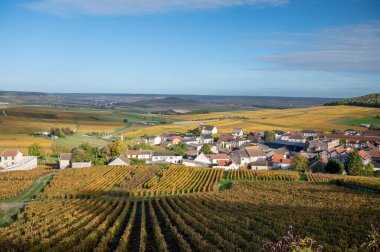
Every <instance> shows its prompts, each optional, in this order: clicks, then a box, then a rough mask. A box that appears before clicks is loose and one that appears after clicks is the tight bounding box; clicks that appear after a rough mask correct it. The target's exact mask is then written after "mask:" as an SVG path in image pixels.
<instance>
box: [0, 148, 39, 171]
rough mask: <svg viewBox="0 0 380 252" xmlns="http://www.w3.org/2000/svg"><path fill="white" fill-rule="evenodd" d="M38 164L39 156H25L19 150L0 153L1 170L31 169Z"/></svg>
mask: <svg viewBox="0 0 380 252" xmlns="http://www.w3.org/2000/svg"><path fill="white" fill-rule="evenodd" d="M37 165H38V163H37V157H35V156H24V155H23V154H22V152H21V151H19V150H6V151H3V152H2V153H1V155H0V168H2V169H0V172H6V171H21V170H31V169H34V168H36V167H37Z"/></svg>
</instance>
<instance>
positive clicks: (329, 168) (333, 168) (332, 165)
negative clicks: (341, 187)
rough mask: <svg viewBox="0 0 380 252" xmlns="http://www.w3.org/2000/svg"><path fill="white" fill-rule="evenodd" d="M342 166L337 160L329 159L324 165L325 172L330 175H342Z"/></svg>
mask: <svg viewBox="0 0 380 252" xmlns="http://www.w3.org/2000/svg"><path fill="white" fill-rule="evenodd" d="M343 171H344V165H343V164H342V163H341V162H340V161H339V160H338V159H330V160H329V162H328V163H327V165H326V172H327V173H332V174H342V173H343Z"/></svg>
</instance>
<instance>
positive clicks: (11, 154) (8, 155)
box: [0, 150, 23, 167]
mask: <svg viewBox="0 0 380 252" xmlns="http://www.w3.org/2000/svg"><path fill="white" fill-rule="evenodd" d="M22 159H23V155H22V152H21V151H19V150H7V151H3V152H2V153H1V156H0V166H1V167H8V166H11V165H14V164H16V163H18V162H20V161H21V160H22Z"/></svg>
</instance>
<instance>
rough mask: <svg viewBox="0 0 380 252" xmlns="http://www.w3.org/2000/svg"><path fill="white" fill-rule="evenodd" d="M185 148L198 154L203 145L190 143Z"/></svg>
mask: <svg viewBox="0 0 380 252" xmlns="http://www.w3.org/2000/svg"><path fill="white" fill-rule="evenodd" d="M187 146H188V147H189V150H196V151H198V152H199V151H200V150H201V149H202V146H203V144H197V143H190V144H187Z"/></svg>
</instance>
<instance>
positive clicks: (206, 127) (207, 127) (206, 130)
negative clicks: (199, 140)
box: [199, 125, 218, 135]
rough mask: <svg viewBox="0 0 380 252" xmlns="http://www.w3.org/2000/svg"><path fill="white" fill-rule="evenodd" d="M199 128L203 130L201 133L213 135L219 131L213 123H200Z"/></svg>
mask: <svg viewBox="0 0 380 252" xmlns="http://www.w3.org/2000/svg"><path fill="white" fill-rule="evenodd" d="M199 130H200V132H201V135H210V134H211V135H213V134H216V133H218V129H217V128H216V127H215V126H211V125H200V126H199Z"/></svg>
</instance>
